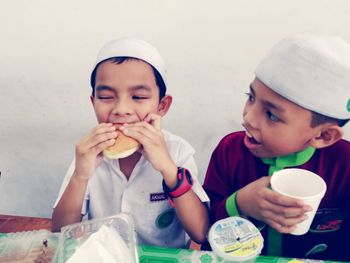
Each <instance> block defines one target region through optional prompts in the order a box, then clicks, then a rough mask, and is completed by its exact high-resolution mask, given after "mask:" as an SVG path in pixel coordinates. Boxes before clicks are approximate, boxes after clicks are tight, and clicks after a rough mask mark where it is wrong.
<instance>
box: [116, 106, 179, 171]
mask: <svg viewBox="0 0 350 263" xmlns="http://www.w3.org/2000/svg"><path fill="white" fill-rule="evenodd" d="M161 128H162V118H161V116H159V115H157V114H152V113H150V114H148V115H147V116H146V118H145V119H144V120H143V121H141V122H138V123H134V124H125V125H124V126H122V127H120V130H121V131H122V132H123V133H124V134H125V135H127V136H130V137H132V138H134V139H135V140H137V141H138V142H140V143H141V144H142V153H143V154H144V156H145V157H146V158H147V160H148V161H149V162H150V163H151V164H152V166H153V168H154V169H156V170H158V171H159V172H161V173H162V174H164V173H167V172H166V171H167V169H168V168H169V167H173V166H175V164H174V163H173V161H172V159H171V157H170V155H169V153H168V149H167V147H166V144H165V141H164V136H163V133H162V131H161ZM175 168H176V166H175Z"/></svg>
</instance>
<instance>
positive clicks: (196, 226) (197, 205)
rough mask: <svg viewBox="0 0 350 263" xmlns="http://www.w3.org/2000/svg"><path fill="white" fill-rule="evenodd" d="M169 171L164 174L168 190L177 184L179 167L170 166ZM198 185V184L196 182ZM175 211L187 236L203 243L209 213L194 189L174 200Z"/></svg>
mask: <svg viewBox="0 0 350 263" xmlns="http://www.w3.org/2000/svg"><path fill="white" fill-rule="evenodd" d="M168 167H169V169H167V170H165V171H163V172H162V175H163V178H164V182H165V184H166V185H167V187H168V188H170V189H171V188H173V187H174V186H175V185H176V183H177V172H178V170H177V167H176V166H175V164H174V163H172V164H169V166H168ZM195 183H198V182H195ZM172 200H173V202H174V205H175V211H176V214H177V216H178V218H179V219H180V221H181V223H182V225H183V227H184V228H185V230H186V232H187V234H188V235H189V236H190V238H191V239H192V240H193V241H195V242H196V243H199V244H201V243H203V242H205V240H206V235H207V233H208V230H209V225H210V221H209V211H208V208H207V206H206V205H205V203H203V202H202V201H201V199H200V198H199V197H198V195H197V194H196V193H195V192H194V190H193V187H192V189H190V190H189V191H187V192H186V193H184V194H183V195H181V196H179V197H176V198H173V199H172Z"/></svg>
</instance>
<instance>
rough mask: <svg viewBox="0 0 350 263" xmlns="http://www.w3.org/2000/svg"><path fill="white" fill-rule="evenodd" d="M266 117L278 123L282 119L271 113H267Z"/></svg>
mask: <svg viewBox="0 0 350 263" xmlns="http://www.w3.org/2000/svg"><path fill="white" fill-rule="evenodd" d="M266 115H267V117H268V118H269V120H270V121H273V122H278V121H279V120H280V119H279V118H278V117H277V116H276V115H275V114H273V113H272V112H271V111H267V112H266Z"/></svg>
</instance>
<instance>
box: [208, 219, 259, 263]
mask: <svg viewBox="0 0 350 263" xmlns="http://www.w3.org/2000/svg"><path fill="white" fill-rule="evenodd" d="M208 239H209V243H210V245H211V247H212V249H213V251H214V253H215V254H216V255H218V256H220V257H222V258H224V259H226V260H231V261H236V262H243V261H250V260H252V259H254V258H255V257H257V256H258V255H259V254H260V253H261V250H262V248H263V244H264V239H263V237H262V235H261V234H260V231H259V230H258V229H257V228H256V227H255V226H254V225H253V224H252V223H251V222H250V221H248V220H247V219H244V218H241V217H236V216H233V217H228V218H225V219H222V220H219V221H217V222H216V223H215V224H214V225H212V227H211V228H210V230H209V238H208Z"/></svg>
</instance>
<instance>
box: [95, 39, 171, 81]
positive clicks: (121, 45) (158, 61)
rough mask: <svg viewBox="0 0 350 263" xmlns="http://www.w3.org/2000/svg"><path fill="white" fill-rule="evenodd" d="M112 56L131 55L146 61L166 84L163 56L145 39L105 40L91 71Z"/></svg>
mask: <svg viewBox="0 0 350 263" xmlns="http://www.w3.org/2000/svg"><path fill="white" fill-rule="evenodd" d="M114 57H131V58H137V59H141V60H143V61H145V62H147V63H148V64H150V65H152V66H153V67H154V68H155V69H156V70H157V71H158V72H159V74H160V75H161V77H162V79H163V81H164V84H165V85H166V78H165V73H166V68H165V63H164V61H163V58H162V57H161V55H160V54H159V52H158V50H157V49H156V48H155V47H154V46H152V45H151V44H149V43H147V42H146V41H144V40H141V39H137V38H119V39H114V40H111V41H109V42H107V43H106V44H105V45H104V46H103V47H102V48H101V50H100V51H99V53H98V54H97V58H96V62H95V65H94V67H93V70H92V72H93V71H94V70H95V69H96V67H97V66H98V64H99V63H101V62H103V61H105V60H107V59H110V58H114Z"/></svg>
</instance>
